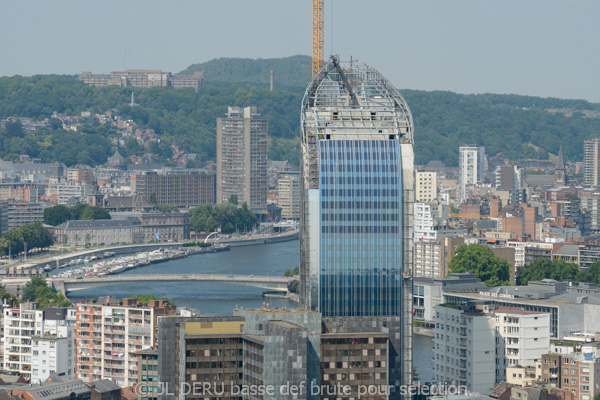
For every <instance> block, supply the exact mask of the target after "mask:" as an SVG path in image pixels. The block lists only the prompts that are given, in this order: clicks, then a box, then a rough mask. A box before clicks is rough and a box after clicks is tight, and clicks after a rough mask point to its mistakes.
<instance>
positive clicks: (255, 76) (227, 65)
mask: <svg viewBox="0 0 600 400" xmlns="http://www.w3.org/2000/svg"><path fill="white" fill-rule="evenodd" d="M271 71H273V73H274V76H275V79H274V80H275V87H276V88H290V87H297V88H302V90H303V88H305V87H306V85H307V84H308V82H310V79H311V74H312V60H311V58H310V57H309V56H302V55H296V56H291V57H284V58H266V59H261V58H259V59H250V58H218V59H214V60H210V61H207V62H204V63H200V64H192V65H190V66H189V67H187V68H186V69H185V70H183V71H181V72H180V73H181V74H193V73H194V72H203V73H204V76H203V81H204V82H205V83H207V84H220V83H227V84H241V85H247V84H251V85H255V86H258V87H264V88H268V87H269V81H270V77H271Z"/></svg>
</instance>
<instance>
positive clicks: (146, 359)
mask: <svg viewBox="0 0 600 400" xmlns="http://www.w3.org/2000/svg"><path fill="white" fill-rule="evenodd" d="M136 354H137V366H138V383H141V384H142V386H140V388H139V390H140V391H139V392H138V393H137V394H138V398H141V399H140V400H157V398H158V397H157V396H158V389H159V384H158V350H157V349H156V348H152V349H148V350H140V351H138V352H136Z"/></svg>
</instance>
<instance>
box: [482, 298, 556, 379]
mask: <svg viewBox="0 0 600 400" xmlns="http://www.w3.org/2000/svg"><path fill="white" fill-rule="evenodd" d="M493 313H494V316H495V326H496V349H497V350H496V353H497V359H498V361H497V364H496V381H497V382H502V381H506V380H507V368H508V367H516V366H521V367H534V368H535V366H536V365H537V364H538V363H539V362H541V359H542V355H543V354H544V353H546V352H547V351H548V348H549V346H550V313H540V312H533V311H525V310H522V309H521V308H518V307H499V308H497V309H496V310H494V311H493Z"/></svg>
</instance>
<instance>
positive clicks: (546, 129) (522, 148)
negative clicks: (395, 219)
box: [0, 56, 600, 166]
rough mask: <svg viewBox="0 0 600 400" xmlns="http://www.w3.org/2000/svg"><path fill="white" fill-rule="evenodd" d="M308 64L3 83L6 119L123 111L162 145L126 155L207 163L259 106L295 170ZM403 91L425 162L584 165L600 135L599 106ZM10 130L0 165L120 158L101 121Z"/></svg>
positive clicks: (3, 136)
mask: <svg viewBox="0 0 600 400" xmlns="http://www.w3.org/2000/svg"><path fill="white" fill-rule="evenodd" d="M309 62H310V58H309V57H306V56H293V57H288V58H283V59H277V60H246V59H244V60H241V59H220V60H213V61H210V62H208V63H204V64H195V65H193V66H191V67H190V68H188V69H187V70H186V72H191V71H193V70H195V68H202V70H203V71H204V72H205V76H206V80H205V82H204V85H203V87H202V88H201V89H200V90H199V91H197V92H196V91H194V90H192V89H178V90H176V89H172V88H152V89H139V88H129V87H120V86H112V87H105V88H92V87H88V86H86V85H84V84H83V83H81V82H79V81H78V80H77V78H76V77H74V76H55V75H43V76H39V75H38V76H33V77H20V76H15V77H3V78H0V119H4V118H7V117H10V116H17V117H29V118H34V119H43V118H45V117H50V116H51V115H52V112H53V111H57V112H59V113H64V114H67V115H79V114H80V113H81V112H82V111H91V112H93V113H96V112H97V113H104V112H105V111H107V110H109V109H117V110H119V111H120V113H121V115H122V116H123V117H126V118H128V119H132V120H133V121H134V122H135V123H136V124H137V125H138V127H140V128H152V129H154V130H155V132H156V133H157V135H159V136H160V138H161V139H162V142H163V143H162V144H161V146H155V147H153V148H151V149H144V148H142V147H141V146H136V142H135V140H133V139H131V140H129V141H128V142H127V145H126V146H125V147H124V148H122V149H121V150H120V151H122V152H123V153H125V154H127V155H141V154H143V153H145V152H149V151H150V152H153V153H155V154H159V159H161V158H162V159H163V160H165V159H168V158H169V157H170V149H169V148H168V144H169V143H176V144H178V145H179V146H180V147H181V148H182V149H184V150H187V151H189V152H193V153H198V154H199V155H200V157H201V159H202V160H203V161H206V160H214V159H215V152H216V143H215V138H216V132H215V128H216V119H217V117H220V116H224V115H225V113H226V112H227V106H242V107H245V106H250V105H255V106H257V107H258V111H259V113H261V114H262V115H264V116H266V117H267V118H269V134H270V142H269V158H270V159H274V160H286V159H287V160H290V162H292V163H293V164H297V162H298V157H299V143H300V142H299V134H300V129H299V123H300V115H299V114H300V103H301V99H302V95H303V93H304V86H305V85H306V83H307V81H308V77H309V75H310V65H309ZM209 66H210V68H209ZM271 69H273V70H275V71H276V72H275V73H276V76H277V78H276V82H280V83H279V84H276V87H282V86H283V82H287V84H288V85H289V87H288V88H287V89H285V88H282V89H276V90H274V91H273V92H270V91H269V90H268V79H269V73H268V71H270V70H271ZM196 70H197V69H196ZM211 71H212V72H211ZM265 71H266V72H265ZM278 71H279V72H278ZM211 76H212V78H211ZM213 78H214V80H213ZM253 82H254V83H253ZM301 83H302V84H301ZM132 90H133V91H134V92H135V101H136V103H138V105H137V106H135V107H131V106H130V105H129V102H130V99H131V92H132ZM401 92H402V94H403V95H404V97H405V98H406V100H407V102H408V104H409V106H410V108H411V110H412V112H413V116H414V120H415V141H416V143H415V152H416V161H417V163H419V164H425V163H427V162H429V161H431V160H441V161H443V162H444V163H446V164H447V165H449V166H455V165H457V161H458V147H459V146H460V145H462V144H465V143H476V144H480V145H484V146H486V153H487V154H488V155H495V154H497V153H503V154H504V156H506V157H508V158H511V159H518V158H547V157H548V153H552V154H557V153H558V149H559V146H561V145H562V146H563V154H564V156H565V158H566V159H567V160H572V161H578V160H581V158H582V152H583V141H584V140H585V139H588V138H590V137H594V136H598V135H600V104H597V103H589V102H587V101H583V100H563V99H553V98H539V97H530V96H517V95H496V94H482V95H462V94H457V93H452V92H440V91H434V92H426V91H419V90H401ZM9 128H11V129H2V130H0V157H2V158H3V159H18V156H19V155H20V154H29V155H30V156H32V157H40V158H41V159H42V160H43V161H46V162H49V161H62V162H65V163H66V164H73V163H76V162H85V163H89V164H92V165H93V164H101V163H103V162H104V161H105V160H106V158H107V157H108V156H109V155H110V154H111V153H112V151H114V146H112V147H111V144H110V139H111V138H114V135H115V132H114V131H111V130H109V129H106V127H105V126H101V125H99V124H96V125H90V126H87V127H85V128H84V129H82V130H80V131H79V132H78V133H74V132H64V131H62V130H60V129H58V130H55V131H38V132H35V133H31V132H28V133H25V132H16V131H15V129H14V127H11V126H9Z"/></svg>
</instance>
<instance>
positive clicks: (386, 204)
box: [321, 201, 398, 210]
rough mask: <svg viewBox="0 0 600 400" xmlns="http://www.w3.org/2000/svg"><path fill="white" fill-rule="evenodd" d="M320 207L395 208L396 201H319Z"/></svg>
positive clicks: (396, 206)
mask: <svg viewBox="0 0 600 400" xmlns="http://www.w3.org/2000/svg"><path fill="white" fill-rule="evenodd" d="M321 208H322V209H333V210H335V209H348V210H357V209H367V210H370V209H379V210H384V209H388V210H389V209H397V208H398V202H397V201H322V202H321Z"/></svg>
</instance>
